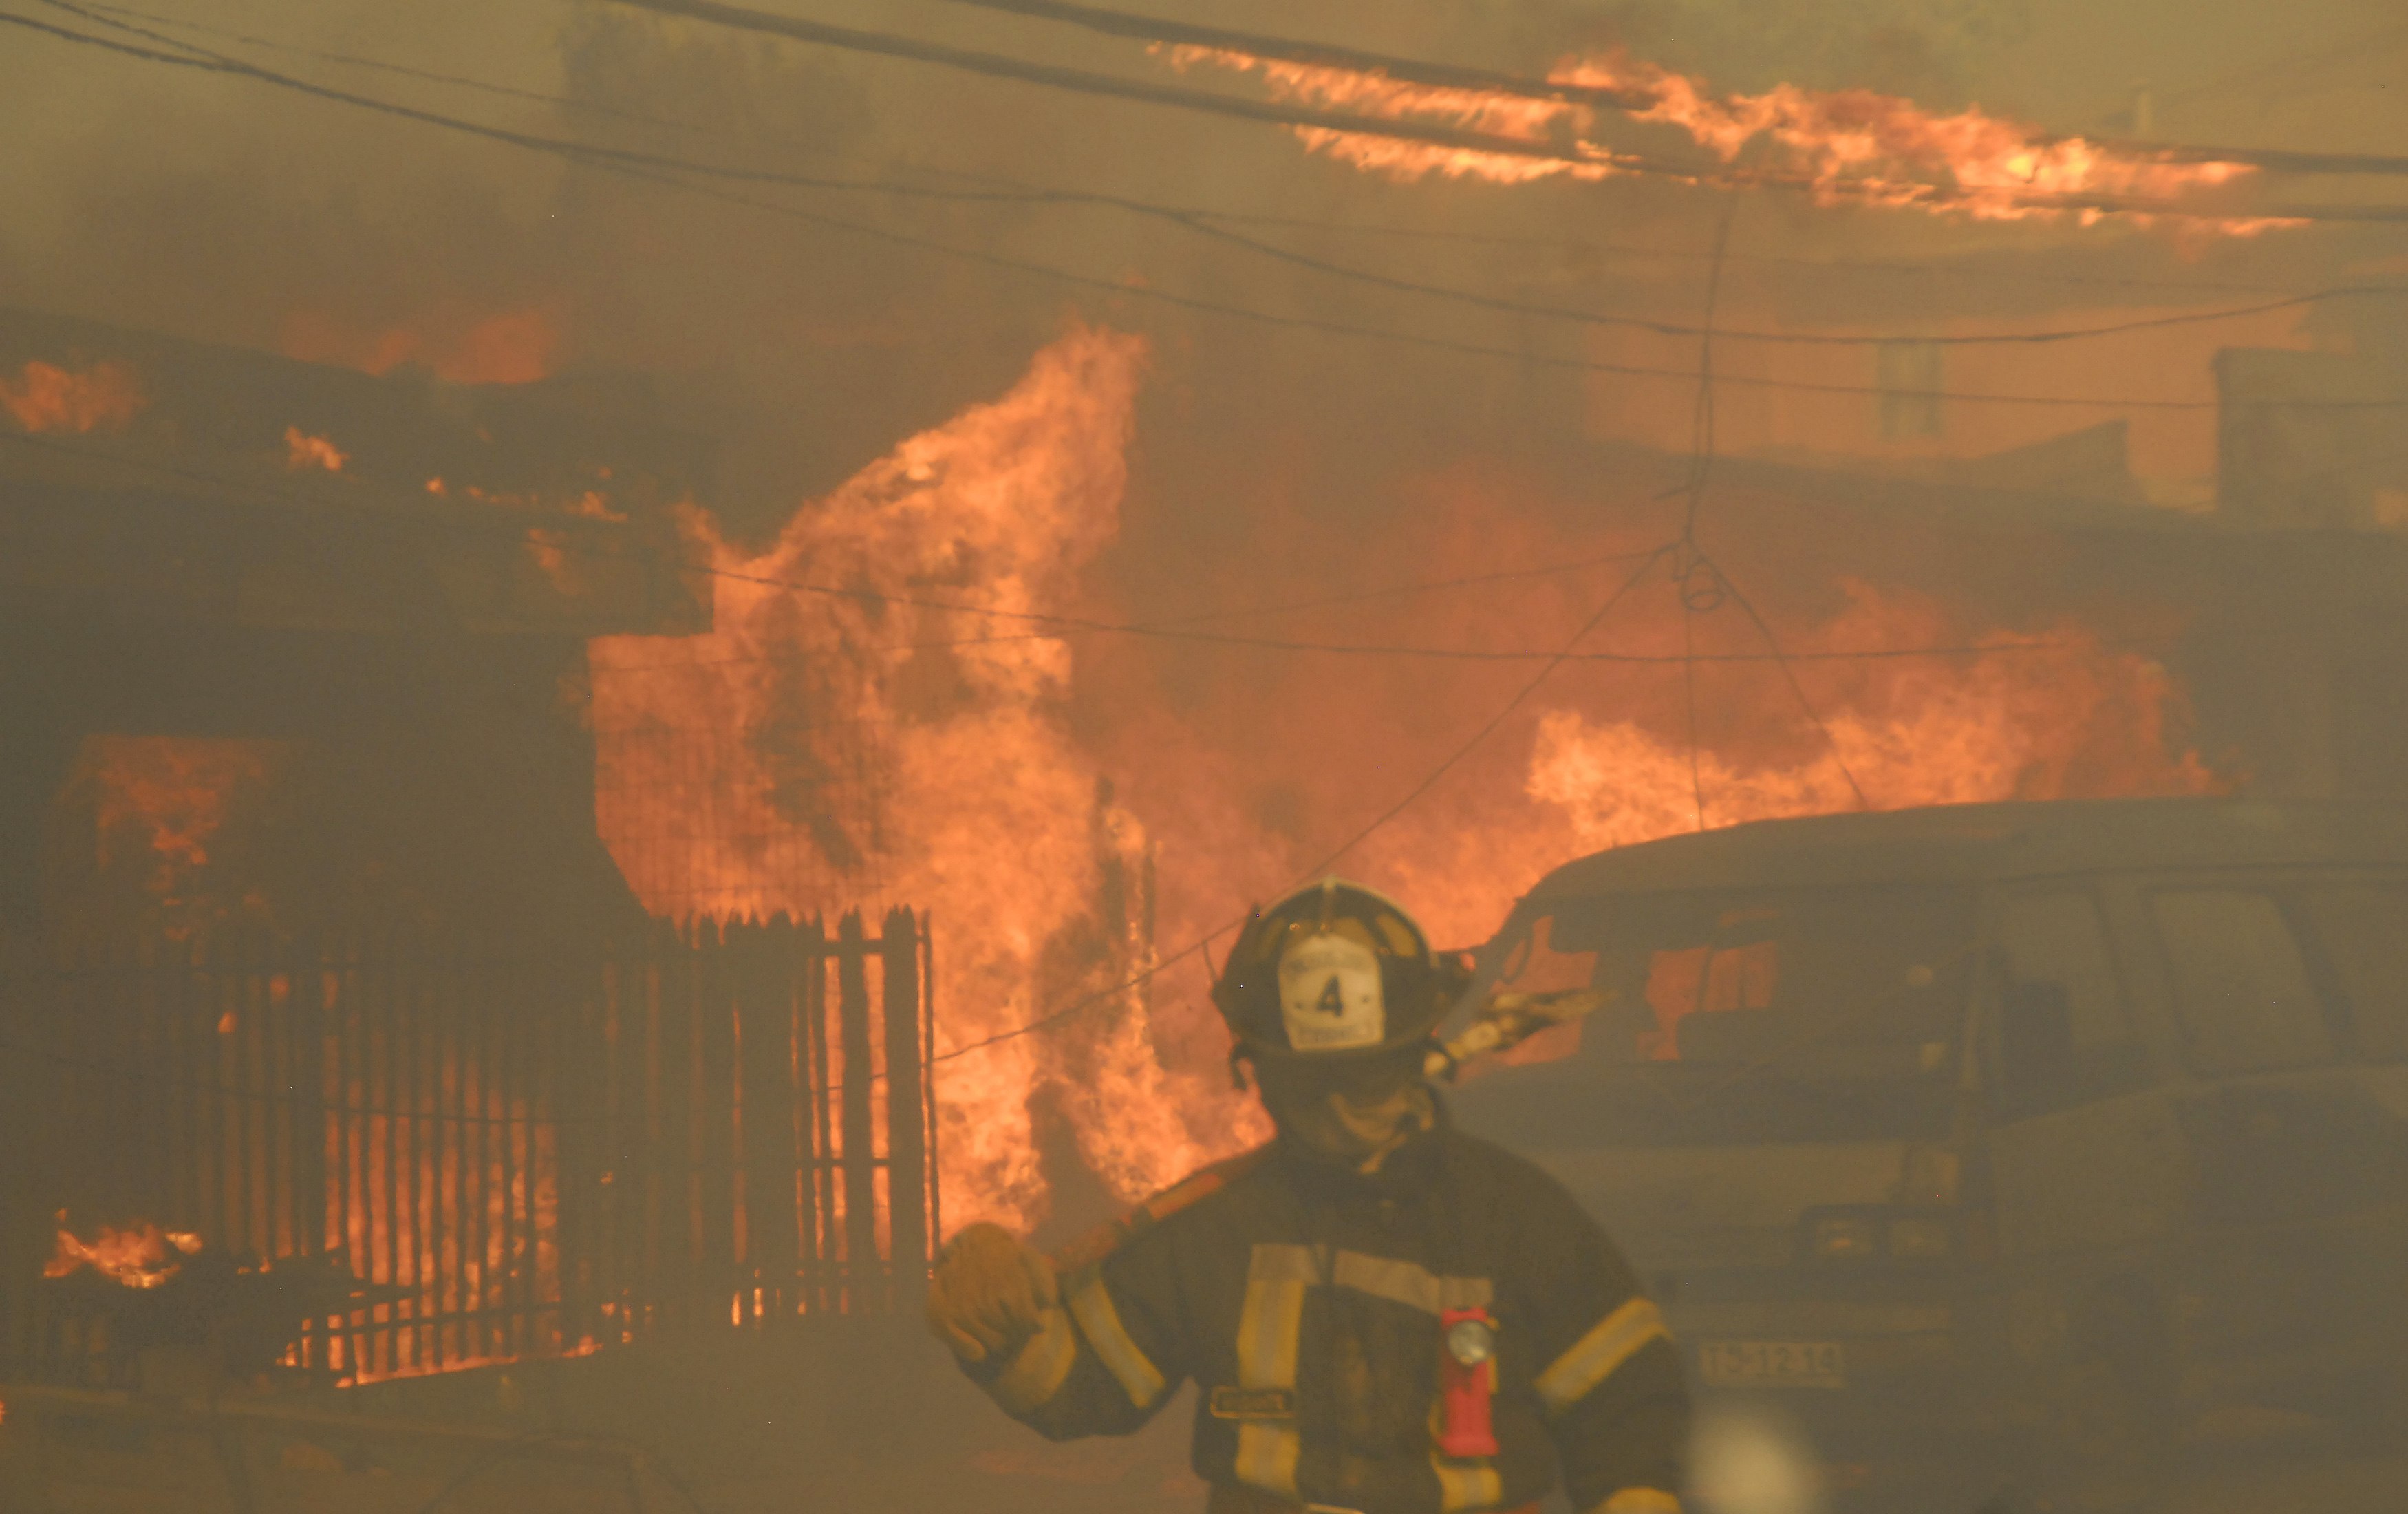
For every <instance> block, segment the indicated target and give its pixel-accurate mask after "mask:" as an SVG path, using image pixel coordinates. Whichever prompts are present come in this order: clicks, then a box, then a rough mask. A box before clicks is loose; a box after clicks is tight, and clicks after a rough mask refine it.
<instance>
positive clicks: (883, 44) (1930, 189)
mask: <svg viewBox="0 0 2408 1514" xmlns="http://www.w3.org/2000/svg"><path fill="white" fill-rule="evenodd" d="M614 3H616V4H619V5H624V6H627V7H631V8H635V9H639V10H650V11H654V12H658V13H660V14H663V15H673V16H685V17H689V18H692V19H695V20H698V21H705V22H715V23H717V24H720V25H723V26H728V27H733V28H736V29H738V30H743V31H752V32H759V33H763V34H766V35H768V36H784V37H788V38H791V39H793V40H796V41H801V42H810V43H815V44H818V45H821V46H825V47H833V48H839V49H843V50H853V51H860V52H868V53H876V54H881V55H883V56H887V57H895V58H904V59H910V60H913V61H917V62H922V63H931V64H937V65H942V66H946V67H952V68H959V69H962V70H965V71H967V72H970V73H976V74H983V75H986V76H988V77H992V78H1001V79H1017V80H1020V81H1022V82H1025V83H1031V84H1039V85H1048V86H1052V87H1055V88H1061V89H1068V90H1072V91H1077V92H1082V93H1087V94H1099V95H1107V96H1114V97H1118V98H1122V99H1130V100H1138V101H1142V102H1146V103H1151V104H1157V105H1172V106H1178V107H1181V108H1187V109H1192V110H1197V111H1202V112H1205V113H1208V114H1217V115H1226V116H1235V117H1239V118H1241V119H1245V120H1251V121H1255V122H1263V123H1272V124H1278V125H1284V126H1292V127H1299V128H1302V129H1304V130H1307V131H1312V132H1325V133H1333V134H1336V135H1337V136H1339V137H1358V138H1359V137H1373V138H1389V139H1394V140H1398V141H1404V142H1412V143H1417V144H1420V145H1423V146H1430V147H1443V148H1449V149H1453V150H1456V151H1468V152H1474V153H1484V154H1487V155H1489V156H1492V157H1496V158H1503V159H1508V160H1512V159H1520V160H1526V161H1528V162H1530V163H1533V164H1539V165H1546V166H1551V167H1552V168H1554V169H1555V170H1557V171H1564V170H1570V171H1573V172H1575V173H1579V172H1586V173H1589V174H1592V175H1601V174H1605V173H1616V174H1620V173H1633V174H1647V175H1654V176H1656V177H1661V178H1669V179H1672V180H1679V181H1681V182H1684V183H1692V184H1714V185H1722V186H1726V187H1744V188H1751V189H1787V190H1801V191H1812V192H1815V193H1817V194H1821V195H1835V196H1838V197H1840V198H1842V199H1846V198H1852V197H1856V196H1857V195H1863V196H1868V197H1870V198H1871V201H1872V202H1873V203H1881V197H1882V196H1883V195H1895V193H1896V192H1897V191H1898V190H1899V188H1900V187H1902V186H1901V185H1899V184H1897V183H1891V182H1881V183H1876V182H1874V181H1871V180H1867V181H1866V182H1865V183H1864V184H1862V185H1857V186H1852V185H1850V184H1848V183H1846V182H1844V181H1840V182H1835V181H1833V180H1829V179H1828V178H1827V177H1825V178H1818V177H1816V176H1814V175H1811V174H1803V173H1797V172H1791V171H1783V170H1769V169H1764V168H1757V167H1746V168H1739V167H1733V166H1729V165H1727V164H1725V163H1723V162H1721V161H1719V160H1717V159H1706V158H1701V159H1695V160H1692V159H1681V158H1672V159H1668V158H1664V157H1661V156H1658V155H1655V154H1646V153H1627V152H1620V151H1609V150H1607V149H1604V148H1601V147H1598V146H1595V145H1594V144H1586V143H1584V144H1581V145H1580V148H1579V149H1563V148H1557V147H1555V146H1554V145H1552V144H1550V143H1547V142H1544V141H1535V140H1532V139H1529V138H1526V137H1511V136H1505V135H1502V134H1498V133H1495V132H1487V131H1480V130H1474V129H1468V128H1463V127H1453V126H1436V125H1431V124H1429V123H1423V122H1417V121H1412V120H1410V119H1395V118H1389V117H1383V116H1363V115H1358V114H1354V113H1350V112H1344V111H1333V110H1326V109H1322V108H1314V107H1306V106H1291V105H1267V104H1265V103H1264V102H1260V101H1254V100H1249V99H1244V98H1241V97H1237V96H1231V95H1226V94H1211V93H1208V92H1203V91H1196V90H1185V89H1177V88H1172V87H1170V86H1166V85H1157V84H1147V83H1140V82H1135V81H1131V80H1127V79H1118V78H1114V77H1112V76H1110V75H1102V74H1089V73H1083V72H1081V71H1078V70H1074V69H1066V68H1060V67H1056V66H1054V65H1041V64H1030V63H1025V62H1023V61H1021V60H1019V59H1015V58H1007V57H1003V56H1001V55H998V54H994V53H982V52H975V51H970V50H965V49H959V48H952V47H947V46H944V45H942V44H939V43H933V42H924V41H920V40H918V39H915V38H910V37H902V36H891V35H888V34H883V33H875V32H863V31H859V30H856V29H853V28H850V27H840V26H832V25H829V24H827V23H825V22H811V21H805V20H802V19H800V18H797V17H793V16H786V15H780V14H773V13H771V12H768V11H762V10H753V9H750V8H747V7H740V6H732V5H725V4H722V3H720V0H614ZM2184 151H2190V150H2182V149H2167V150H2164V151H2163V152H2161V153H2160V160H2161V161H2167V162H2171V161H2175V160H2176V157H2177V156H2178V155H2179V154H2180V153H2182V152H2184ZM2186 161H2187V160H2186ZM2196 161H2199V162H2202V163H2219V162H2221V161H2223V160H2220V159H2215V158H2212V157H2207V156H2204V155H2202V156H2200V157H2199V158H2198V159H2197V160H2196ZM1912 187H1913V188H1914V191H1915V195H1914V199H1913V201H1912V203H1913V204H1914V206H1915V207H1917V208H1921V209H1949V208H1951V207H1952V206H1956V205H1960V204H1971V203H1973V202H1974V200H1975V198H1976V197H1975V196H1974V195H1971V194H1970V193H1967V192H1961V191H1957V190H1950V189H1946V188H1943V187H1942V186H1939V185H1935V184H1929V183H1925V182H1920V181H1918V182H1916V183H1914V185H1913V186H1912ZM2014 203H2016V204H2018V205H2021V206H2025V207H2028V208H2030V209H2043V210H2064V211H2078V212H2084V213H2096V214H2110V215H2113V214H2134V215H2148V216H2157V217H2163V218H2168V219H2176V220H2185V221H2195V222H2204V223H2229V222H2231V221H2234V220H2236V219H2240V220H2249V221H2253V222H2256V223H2258V224H2264V223H2266V222H2267V220H2268V219H2269V217H2268V216H2256V217H2235V216H2234V215H2232V214H2230V213H2229V212H2223V211H2204V210H2200V209H2192V208H2189V207H2186V206H2182V205H2179V204H2175V203H2171V202H2167V201H2160V200H2150V199H2142V198H2138V197H2135V196H2131V195H2112V194H2108V195H2102V194H2058V193H2044V194H2019V195H2015V196H2014ZM2269 214H2270V215H2271V216H2272V219H2275V220H2283V221H2294V222H2309V221H2361V222H2392V221H2401V220H2408V206H2358V205H2323V206H2294V207H2283V208H2279V209H2274V210H2272V211H2270V212H2269Z"/></svg>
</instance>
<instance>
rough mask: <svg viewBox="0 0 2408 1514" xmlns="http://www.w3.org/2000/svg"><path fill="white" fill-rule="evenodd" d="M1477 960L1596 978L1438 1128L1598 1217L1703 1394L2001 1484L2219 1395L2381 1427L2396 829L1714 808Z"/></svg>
mask: <svg viewBox="0 0 2408 1514" xmlns="http://www.w3.org/2000/svg"><path fill="white" fill-rule="evenodd" d="M1482 970H1483V974H1484V977H1485V978H1486V980H1487V981H1488V982H1489V983H1490V984H1493V985H1494V986H1497V987H1501V988H1525V989H1542V988H1571V987H1582V986H1594V987H1600V988H1613V989H1616V990H1618V997H1617V999H1616V1000H1615V1001H1614V1002H1613V1003H1612V1004H1611V1005H1610V1006H1609V1007H1608V1008H1607V1009H1605V1010H1602V1011H1600V1012H1599V1013H1598V1015H1596V1016H1594V1017H1591V1018H1590V1019H1589V1020H1588V1021H1586V1022H1585V1023H1584V1024H1582V1025H1580V1026H1576V1027H1566V1028H1563V1029H1561V1030H1558V1031H1550V1032H1547V1034H1546V1035H1545V1036H1544V1037H1541V1038H1540V1039H1538V1040H1535V1041H1533V1042H1531V1043H1529V1044H1527V1045H1526V1046H1525V1047H1523V1048H1520V1050H1519V1052H1517V1054H1516V1055H1517V1056H1518V1057H1519V1058H1520V1059H1521V1060H1525V1061H1527V1062H1529V1063H1531V1065H1525V1066H1520V1067H1511V1068H1499V1069H1498V1070H1496V1071H1494V1072H1492V1073H1490V1074H1487V1075H1485V1076H1484V1077H1480V1078H1477V1079H1474V1080H1472V1081H1470V1082H1469V1083H1467V1085H1466V1086H1465V1087H1464V1088H1463V1089H1461V1090H1459V1092H1458V1094H1457V1095H1456V1097H1455V1111H1456V1117H1457V1118H1458V1119H1459V1120H1460V1122H1461V1123H1462V1124H1464V1125H1465V1126H1466V1127H1467V1128H1469V1129H1470V1130H1472V1131H1474V1132H1479V1133H1481V1134H1484V1135H1487V1136H1490V1137H1491V1138H1494V1139H1497V1140H1499V1141H1501V1142H1504V1143H1505V1144H1507V1145H1510V1146H1514V1147H1516V1148H1517V1149H1520V1150H1522V1151H1525V1152H1527V1153H1528V1154H1530V1155H1531V1156H1533V1157H1534V1158H1536V1159H1537V1160H1538V1161H1541V1163H1542V1164H1544V1165H1545V1166H1546V1167H1548V1168H1549V1169H1550V1170H1551V1171H1553V1172H1554V1173H1555V1174H1556V1175H1558V1176H1559V1177H1561V1178H1562V1179H1563V1180H1564V1182H1565V1183H1567V1184H1568V1185H1569V1186H1570V1189H1571V1190H1572V1191H1573V1192H1574V1193H1575V1194H1577V1195H1578V1196H1579V1197H1580V1198H1581V1199H1582V1200H1583V1202H1584V1204H1587V1205H1588V1206H1590V1207H1591V1208H1592V1210H1593V1211H1594V1212H1595V1213H1596V1214H1597V1216H1598V1218H1600V1219H1601V1220H1602V1221H1603V1222H1604V1223H1605V1224H1606V1226H1607V1227H1608V1229H1609V1230H1610V1232H1611V1233H1613V1236H1614V1237H1615V1238H1616V1239H1617V1240H1618V1241H1619V1242H1620V1243H1621V1244H1622V1245H1623V1247H1625V1249H1626V1250H1627V1251H1628V1252H1629V1253H1630V1255H1631V1257H1632V1260H1633V1261H1634V1262H1636V1263H1637V1264H1638V1266H1639V1267H1640V1269H1641V1272H1642V1273H1643V1274H1644V1275H1645V1276H1646V1277H1647V1278H1648V1279H1649V1281H1650V1283H1651V1285H1652V1287H1653V1290H1654V1291H1655V1292H1656V1296H1657V1298H1658V1300H1659V1302H1661V1303H1662V1304H1663V1305H1665V1308H1666V1312H1667V1314H1668V1316H1669V1317H1670V1321H1671V1324H1672V1327H1673V1330H1674V1333H1675V1334H1676V1336H1677V1338H1678V1339H1679V1340H1680V1342H1681V1344H1682V1346H1683V1348H1684V1351H1685V1352H1686V1355H1687V1362H1688V1364H1689V1367H1690V1368H1691V1370H1692V1373H1693V1374H1694V1380H1695V1382H1696V1383H1697V1385H1698V1387H1699V1390H1700V1391H1701V1393H1702V1394H1703V1395H1705V1396H1706V1397H1708V1398H1709V1399H1712V1398H1716V1397H1719V1398H1721V1399H1723V1400H1725V1401H1726V1402H1735V1403H1741V1404H1747V1403H1754V1404H1756V1405H1757V1406H1768V1405H1769V1406H1777V1408H1778V1410H1779V1412H1781V1413H1782V1414H1783V1415H1784V1416H1785V1417H1786V1418H1788V1419H1790V1420H1792V1421H1793V1422H1796V1423H1798V1424H1800V1425H1802V1426H1803V1427H1804V1428H1805V1430H1806V1432H1807V1433H1808V1434H1809V1435H1811V1436H1812V1437H1813V1439H1814V1440H1815V1441H1816V1442H1817V1443H1818V1444H1819V1446H1820V1449H1821V1450H1822V1452H1823V1454H1824V1455H1825V1456H1826V1457H1828V1458H1829V1459H1830V1460H1831V1461H1832V1462H1833V1463H1835V1464H1837V1465H1838V1466H1839V1467H1840V1469H1841V1470H1842V1474H1843V1477H1842V1480H1843V1481H1844V1480H1849V1479H1855V1480H1864V1479H1874V1480H1878V1479H1880V1478H1884V1477H1885V1476H1888V1475H1891V1473H1892V1472H1893V1471H1894V1470H1895V1469H1896V1468H1897V1467H1898V1466H1899V1465H1900V1464H1901V1463H1902V1462H1904V1463H1907V1464H1916V1463H1919V1464H1931V1463H1946V1464H1953V1465H1954V1466H1955V1467H1957V1468H1958V1469H1960V1470H1961V1471H1963V1472H1964V1474H1965V1475H1966V1476H1967V1477H1968V1478H1981V1479H1987V1488H1989V1489H1995V1488H1996V1487H1998V1486H2000V1485H2001V1482H2002V1481H2003V1482H2005V1483H2013V1482H2015V1481H2018V1480H2026V1479H2029V1478H2037V1477H2039V1476H2040V1475H2041V1467H2040V1466H2039V1465H2038V1464H2037V1463H2038V1461H2040V1460H2043V1459H2044V1460H2054V1461H2056V1462H2057V1463H2059V1464H2060V1467H2059V1470H2060V1471H2061V1470H2063V1468H2064V1467H2074V1468H2079V1467H2081V1466H2083V1465H2085V1464H2092V1465H2107V1464H2113V1463H2114V1462H2115V1461H2116V1460H2117V1459H2118V1458H2128V1457H2132V1456H2136V1455H2138V1454H2139V1453H2140V1452H2141V1451H2142V1450H2143V1449H2145V1448H2147V1447H2149V1446H2151V1445H2153V1444H2157V1445H2165V1444H2171V1443H2172V1437H2174V1436H2175V1435H2177V1433H2179V1432H2181V1431H2183V1430H2184V1429H2185V1428H2186V1427H2188V1428H2190V1429H2191V1430H2193V1431H2194V1432H2195V1431H2196V1430H2197V1427H2199V1426H2200V1425H2201V1424H2203V1423H2208V1422H2212V1421H2213V1420H2214V1418H2215V1416H2216V1415H2217V1414H2218V1413H2219V1412H2220V1413H2223V1414H2224V1415H2225V1416H2226V1418H2227V1419H2229V1418H2230V1417H2231V1413H2232V1411H2233V1407H2234V1406H2252V1407H2253V1408H2262V1407H2264V1406H2282V1407H2286V1408H2288V1409H2291V1410H2294V1411H2300V1410H2304V1411H2308V1412H2313V1413H2316V1414H2319V1415H2324V1416H2329V1417H2335V1418H2338V1419H2340V1420H2344V1421H2349V1420H2356V1421H2358V1422H2362V1423H2364V1424H2368V1425H2380V1424H2383V1423H2386V1422H2387V1421H2386V1420H2385V1419H2384V1406H2386V1404H2388V1403H2390V1402H2391V1401H2392V1398H2393V1394H2394V1382H2395V1379H2396V1378H2398V1377H2400V1376H2401V1364H2402V1362H2403V1353H2404V1352H2408V1333H2404V1332H2403V1329H2402V1326H2403V1322H2408V1321H2403V1313H2404V1312H2408V1204H2403V1202H2402V1201H2403V1196H2408V813H2402V812H2398V811H2392V810H2386V809H2378V808H2372V807H2368V806H2363V805H2346V804H2306V803H2300V804H2289V803H2266V802H2257V801H2250V800H2113V801H2099V802H2066V803H2028V804H1998V805H1976V806H1962V807H1949V808H1936V809H1924V810H1914V811H1902V812H1898V813H1892V814H1883V815H1837V816H1828V817H1818V818H1812V819H1798V820H1781V821H1771V822H1766V823H1761V824H1755V825H1745V826H1739V827H1734V828H1731V829H1724V830H1716V831H1709V832H1705V833H1701V834H1698V835H1693V836H1682V837H1678V838H1674V839H1670V840H1666V841H1659V842H1654V843H1650V844H1644V845H1636V846H1627V847H1623V848H1620V849H1618V850H1615V851H1611V852H1605V853H1600V854H1598V855H1597V856H1594V857H1589V858H1583V859H1582V860H1580V861H1577V862H1573V863H1571V864H1570V865H1568V866H1566V867H1563V868H1560V869H1558V870H1556V871H1555V872H1553V873H1551V874H1549V875H1548V877H1547V878H1546V879H1545V880H1544V881H1543V882H1541V884H1540V885H1539V886H1538V887H1536V888H1535V889H1533V890H1532V891H1531V892H1530V894H1529V895H1528V897H1527V898H1525V899H1524V900H1522V901H1520V902H1519V903H1518V904H1517V905H1516V906H1515V908H1514V910H1513V912H1512V916H1510V917H1509V918H1508V920H1507V922H1506V924H1505V926H1504V928H1503V930H1501V931H1500V932H1499V933H1498V936H1497V938H1496V939H1495V940H1494V941H1493V942H1492V943H1491V944H1489V945H1488V946H1487V947H1486V948H1485V949H1484V952H1483V954H1482ZM1976 1491H1986V1489H1985V1490H1976ZM1965 1507H1971V1506H1970V1505H1967V1506H1965Z"/></svg>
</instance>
